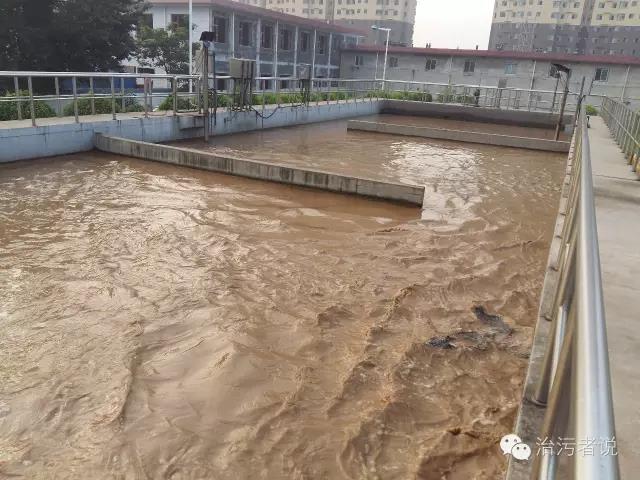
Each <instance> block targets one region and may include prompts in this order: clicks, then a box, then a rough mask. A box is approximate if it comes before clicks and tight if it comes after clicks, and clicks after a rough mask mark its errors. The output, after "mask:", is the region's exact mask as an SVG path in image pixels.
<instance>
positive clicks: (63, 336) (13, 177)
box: [0, 123, 564, 480]
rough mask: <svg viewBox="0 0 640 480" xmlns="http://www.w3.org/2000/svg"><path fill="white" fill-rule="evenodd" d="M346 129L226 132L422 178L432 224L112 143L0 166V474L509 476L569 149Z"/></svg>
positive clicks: (230, 143)
mask: <svg viewBox="0 0 640 480" xmlns="http://www.w3.org/2000/svg"><path fill="white" fill-rule="evenodd" d="M336 125H338V127H337V126H336ZM340 125H341V124H340V123H337V124H325V125H316V126H311V127H304V128H298V129H290V130H279V131H269V132H264V133H261V134H249V135H241V136H240V135H239V136H235V137H228V138H224V139H216V141H217V142H218V141H219V145H220V148H225V149H233V148H236V147H237V150H236V153H238V154H239V153H241V152H240V151H239V150H242V148H240V147H243V148H244V147H246V146H247V145H249V142H254V141H255V142H257V143H256V145H254V146H252V147H250V148H249V147H247V149H248V150H250V149H251V148H253V149H256V151H258V150H257V149H259V147H260V145H262V146H263V147H264V148H266V149H270V150H272V149H274V148H276V147H277V148H281V147H282V146H286V147H287V149H288V150H286V151H285V152H284V153H282V154H278V155H280V157H281V158H282V157H284V156H291V157H293V156H295V157H296V158H298V160H299V161H301V162H307V161H310V162H318V161H319V159H320V158H325V159H326V158H329V157H331V158H332V159H333V160H332V162H333V163H332V166H336V165H338V164H339V165H341V166H340V168H344V169H346V168H352V171H355V172H357V173H361V172H360V169H361V168H362V169H364V170H365V171H367V172H373V173H376V175H378V176H382V177H385V176H387V175H388V174H391V175H392V176H394V178H399V179H401V180H404V181H412V182H414V183H422V184H425V185H426V186H427V197H430V198H431V196H432V198H434V199H435V200H433V201H432V200H429V201H427V202H426V207H425V212H424V215H423V217H424V218H422V219H421V218H420V214H419V211H417V210H416V209H412V208H407V207H402V206H397V205H392V204H387V203H383V202H373V201H369V200H365V199H360V198H355V197H346V196H338V195H334V194H328V193H322V192H316V191H312V190H305V189H298V188H293V187H285V186H281V185H274V184H268V183H263V182H257V181H251V180H243V179H238V178H233V177H228V176H222V175H217V174H213V173H208V172H201V171H197V170H190V169H184V168H178V167H173V166H168V165H161V164H154V163H150V162H144V161H138V160H133V159H126V158H123V157H115V156H111V155H105V154H98V153H87V154H78V155H72V156H67V157H59V158H55V159H50V160H38V161H33V162H23V163H16V164H11V165H3V166H0V218H1V223H0V329H1V331H2V335H0V477H11V478H14V477H15V478H30V479H31V478H33V479H50V478H56V479H66V478H74V479H99V478H109V479H111V478H114V479H161V478H169V479H409V478H424V479H438V480H440V479H442V478H446V479H493V478H500V477H501V475H502V472H503V471H504V468H505V460H504V458H503V456H502V455H501V452H500V449H499V447H498V445H497V442H498V440H499V438H500V436H501V435H503V434H505V433H508V432H509V431H510V429H511V428H512V425H513V422H514V418H515V414H516V408H517V404H518V401H519V397H520V392H521V387H522V382H523V376H524V369H525V367H526V364H527V352H528V349H529V344H530V341H531V336H532V327H533V325H534V321H535V316H536V303H537V299H538V292H539V289H540V286H541V282H542V274H543V270H544V264H545V260H546V255H547V249H548V243H549V238H550V236H551V232H552V227H553V221H554V217H555V209H556V204H557V199H558V195H559V184H560V180H561V176H562V171H563V169H564V166H563V158H562V156H557V155H548V154H537V153H531V152H526V151H517V150H510V149H497V148H496V149H493V148H490V147H480V146H472V145H456V144H452V143H444V142H441V143H437V142H428V141H418V140H415V139H406V138H397V137H389V136H386V135H379V136H375V135H370V134H364V135H363V134H360V133H358V134H346V133H344V129H343V127H344V124H342V127H340ZM362 140H366V142H365V143H363V142H362ZM260 142H261V143H260ZM234 145H235V147H234ZM316 149H318V150H316ZM261 155H266V154H265V153H264V152H261ZM273 155H275V154H269V155H268V156H269V157H271V156H273ZM278 155H276V156H278ZM335 157H340V160H338V159H336V158H335ZM367 163H368V164H369V166H368V167H367V168H368V170H367V168H365V167H364V166H363V165H364V164H367ZM363 175H365V176H370V175H366V174H363ZM476 307H482V308H476ZM491 315H499V316H500V317H493V316H491Z"/></svg>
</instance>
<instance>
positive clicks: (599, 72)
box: [594, 67, 609, 82]
mask: <svg viewBox="0 0 640 480" xmlns="http://www.w3.org/2000/svg"><path fill="white" fill-rule="evenodd" d="M608 79H609V69H608V68H602V67H601V68H596V76H595V78H594V80H595V81H596V82H606V81H607V80H608Z"/></svg>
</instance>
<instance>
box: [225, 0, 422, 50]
mask: <svg viewBox="0 0 640 480" xmlns="http://www.w3.org/2000/svg"><path fill="white" fill-rule="evenodd" d="M237 1H239V2H240V3H244V4H248V5H254V6H257V7H262V8H268V9H269V10H275V11H277V12H280V13H289V14H291V15H297V16H301V17H305V18H311V19H317V20H324V21H326V22H330V23H335V24H337V25H343V26H350V27H355V28H358V29H360V30H364V31H367V32H369V33H368V36H367V37H366V38H365V40H364V42H365V43H379V44H380V43H384V42H385V41H386V33H382V32H375V31H372V30H371V26H372V25H378V26H381V27H385V28H390V29H391V33H390V36H389V43H390V44H392V45H404V46H411V45H412V44H413V43H412V42H413V40H412V39H413V26H414V22H415V16H416V4H417V0H237Z"/></svg>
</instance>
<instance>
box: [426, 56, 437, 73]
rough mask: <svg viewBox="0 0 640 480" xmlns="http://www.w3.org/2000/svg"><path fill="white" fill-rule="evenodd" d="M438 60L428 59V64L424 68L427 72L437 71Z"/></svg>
mask: <svg viewBox="0 0 640 480" xmlns="http://www.w3.org/2000/svg"><path fill="white" fill-rule="evenodd" d="M436 63H437V61H436V59H435V58H427V63H426V64H425V66H424V69H425V70H427V71H430V70H435V69H436Z"/></svg>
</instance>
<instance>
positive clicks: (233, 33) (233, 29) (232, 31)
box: [229, 12, 236, 58]
mask: <svg viewBox="0 0 640 480" xmlns="http://www.w3.org/2000/svg"><path fill="white" fill-rule="evenodd" d="M229 30H230V32H229V36H230V37H231V38H230V39H229V40H230V47H231V48H230V50H231V57H232V58H235V57H236V12H231V28H230V29H229Z"/></svg>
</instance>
